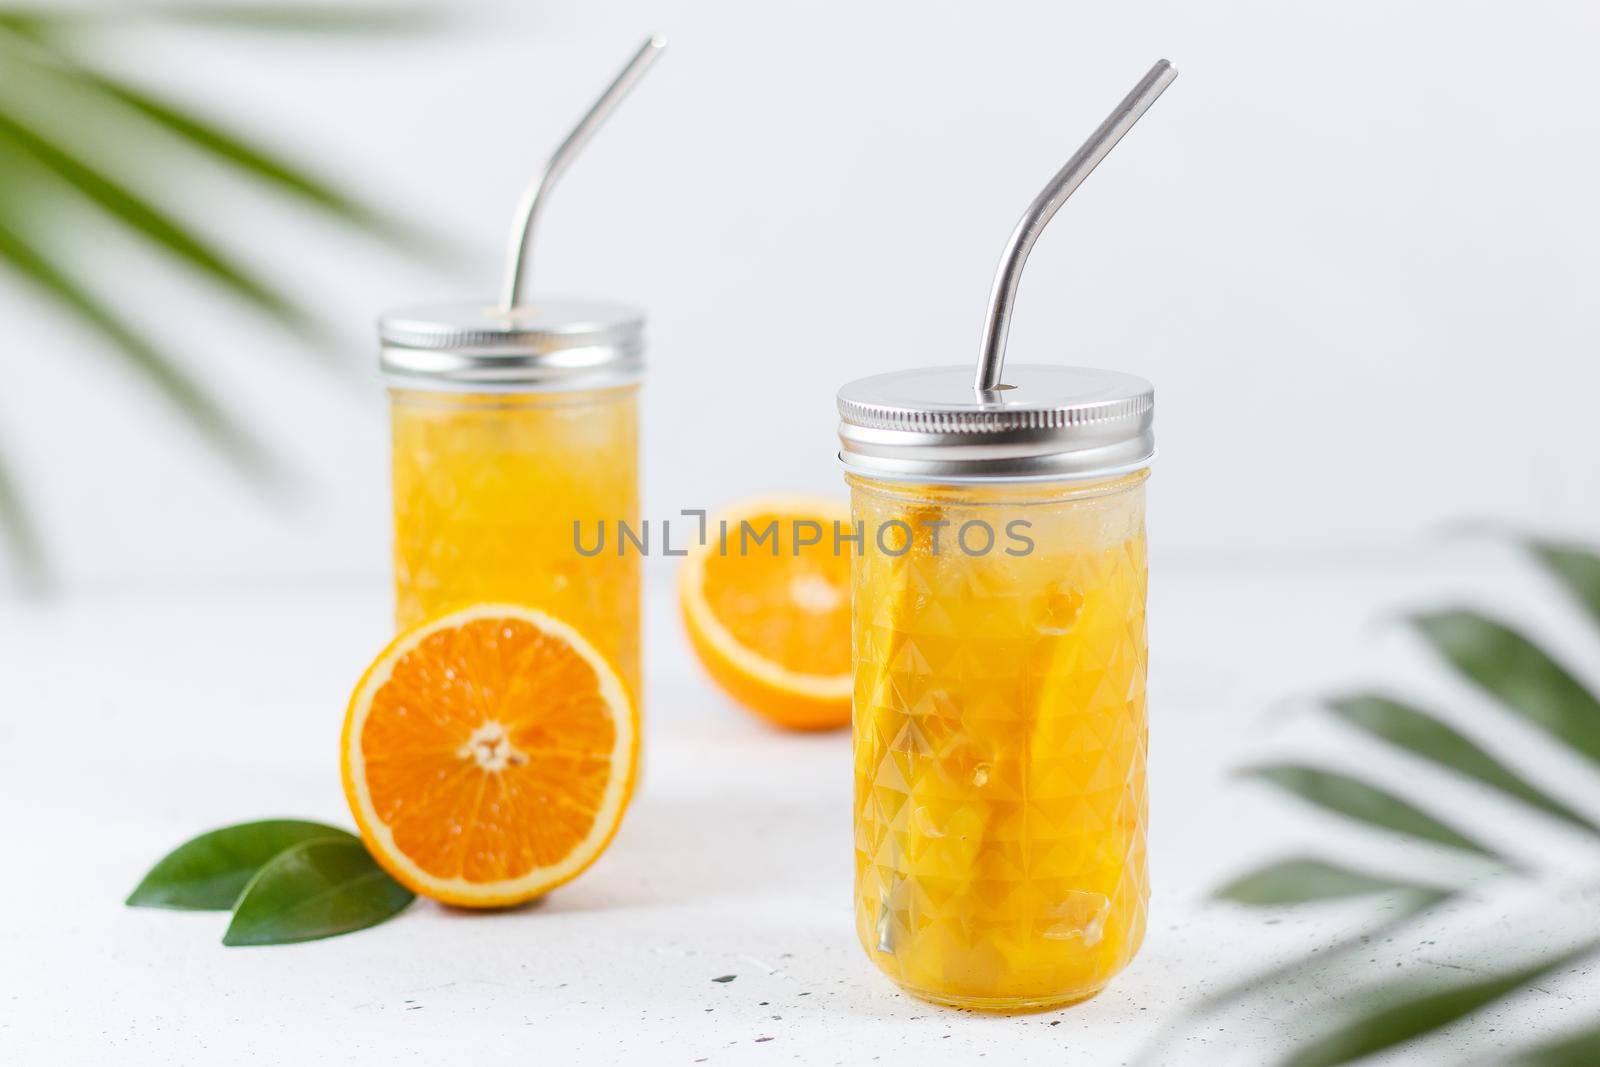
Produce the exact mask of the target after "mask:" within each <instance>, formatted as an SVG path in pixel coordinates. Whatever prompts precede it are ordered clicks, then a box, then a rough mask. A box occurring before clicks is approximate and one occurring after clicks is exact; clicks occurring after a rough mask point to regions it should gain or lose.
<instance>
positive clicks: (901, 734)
mask: <svg viewBox="0 0 1600 1067" xmlns="http://www.w3.org/2000/svg"><path fill="white" fill-rule="evenodd" d="M1011 377H1012V381H1013V382H1014V383H1016V384H1015V385H1014V386H1013V387H1010V388H1008V389H1006V390H1004V391H993V392H990V393H988V394H986V395H985V396H983V397H978V396H975V395H974V393H973V389H972V385H971V372H970V371H969V370H967V369H965V368H958V369H936V370H932V371H915V372H904V373H901V374H891V375H880V376H878V377H876V378H869V379H863V380H862V381H859V382H854V383H851V384H850V385H847V386H846V387H845V388H844V389H843V390H841V391H840V401H839V407H840V413H841V416H842V420H843V421H842V425H841V431H840V433H841V440H842V441H843V443H844V449H843V451H842V452H841V458H842V459H843V460H844V463H845V466H846V469H847V474H846V480H847V481H848V482H849V484H850V488H851V500H852V511H853V518H854V520H855V521H856V522H857V523H858V524H859V527H860V530H861V534H862V537H861V550H860V551H859V553H858V554H857V556H856V559H855V562H854V567H853V589H854V604H853V608H854V619H855V627H854V664H855V693H854V764H855V774H854V781H855V807H854V821H855V865H856V880H855V884H856V892H855V917H856V928H857V933H858V935H859V936H860V939H861V943H862V945H863V947H864V948H865V949H866V952H867V955H868V956H869V957H870V958H871V959H872V961H873V962H874V963H875V964H877V966H878V967H879V968H880V969H881V970H883V971H884V973H885V974H887V975H888V976H889V977H890V978H892V979H893V980H894V981H895V982H897V983H898V984H899V985H900V986H901V987H902V988H904V989H905V990H906V991H907V992H909V993H912V994H914V995H916V996H918V997H922V998H924V999H927V1000H931V1001H934V1002H937V1003H942V1004H949V1005H955V1006H959V1007H966V1008H978V1009H988V1010H1024V1009H1039V1008H1047V1007H1053V1006H1059V1005H1063V1004H1069V1003H1073V1002H1076V1001H1080V1000H1084V999H1086V998H1088V997H1091V996H1093V995H1094V994H1095V993H1097V992H1099V991H1100V990H1101V989H1102V988H1104V986H1105V985H1106V983H1107V982H1109V981H1110V980H1111V978H1112V977H1113V976H1115V975H1116V974H1117V973H1118V972H1119V971H1121V970H1122V969H1123V968H1124V967H1125V966H1127V964H1128V963H1129V961H1130V960H1131V959H1132V958H1133V956H1134V953H1135V952H1137V951H1138V949H1139V946H1140V943H1141V942H1142V940H1143V938H1144V930H1145V917H1146V909H1147V905H1148V900H1149V880H1148V873H1147V864H1146V844H1145V827H1146V811H1147V797H1146V789H1145V762H1146V759H1145V757H1146V743H1147V727H1146V718H1145V675H1146V664H1147V656H1146V643H1145V598H1146V563H1145V528H1144V484H1145V480H1146V478H1147V477H1148V474H1149V470H1148V463H1149V459H1150V455H1151V452H1152V449H1153V439H1152V437H1151V415H1152V412H1153V406H1154V401H1153V393H1152V391H1151V390H1150V387H1149V386H1148V384H1147V383H1144V382H1142V381H1141V380H1140V379H1137V378H1132V377H1130V376H1127V375H1116V374H1110V373H1109V372H1099V371H1087V370H1078V369H1073V368H1054V367H1028V366H1023V367H1016V368H1013V369H1012V371H1011Z"/></svg>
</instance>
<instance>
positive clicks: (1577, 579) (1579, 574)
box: [1528, 541, 1600, 623]
mask: <svg viewBox="0 0 1600 1067" xmlns="http://www.w3.org/2000/svg"><path fill="white" fill-rule="evenodd" d="M1528 550H1529V551H1530V552H1532V553H1533V557H1534V558H1535V559H1537V560H1538V561H1539V562H1540V563H1542V564H1543V565H1544V567H1545V569H1546V570H1548V571H1549V572H1550V573H1551V574H1553V575H1555V577H1556V580H1557V581H1559V582H1560V583H1561V584H1562V586H1564V587H1565V588H1566V590H1567V592H1569V593H1571V594H1572V595H1573V597H1575V598H1576V599H1577V601H1578V603H1579V604H1581V605H1583V608H1584V610H1585V611H1587V612H1588V613H1589V617H1590V618H1591V619H1593V620H1594V621H1595V622H1597V623H1600V554H1597V553H1596V552H1595V551H1594V550H1593V549H1592V548H1588V547H1586V546H1584V545H1572V544H1559V543H1557V542H1555V541H1530V542H1528Z"/></svg>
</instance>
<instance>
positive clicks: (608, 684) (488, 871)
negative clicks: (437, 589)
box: [340, 604, 639, 907]
mask: <svg viewBox="0 0 1600 1067" xmlns="http://www.w3.org/2000/svg"><path fill="white" fill-rule="evenodd" d="M638 752H639V724H638V720H637V718H636V716H635V713H634V711H633V708H632V707H631V706H630V705H629V703H628V697H627V692H626V690H625V689H624V688H623V685H622V682H621V681H620V680H619V679H618V677H617V674H616V672H615V671H614V670H612V669H611V666H610V665H609V664H608V663H606V661H605V660H604V659H603V658H602V657H601V656H600V654H599V653H598V652H596V651H595V650H594V648H593V646H591V645H590V644H589V642H588V641H586V640H584V638H583V637H582V636H581V635H580V634H579V633H578V632H577V631H576V630H574V629H573V628H572V627H571V626H568V625H567V624H566V623H564V622H561V621H560V620H558V619H553V618H551V617H550V616H548V615H546V614H544V613H543V612H539V611H534V610H532V609H530V608H525V607H517V606H514V605H510V604H478V605H474V606H473V607H469V608H464V609H462V610H461V611H457V612H454V613H452V614H450V615H445V616H443V617H441V618H437V619H434V620H432V621H430V622H425V623H423V624H422V625H420V626H417V627H416V628H414V629H411V630H408V631H406V632H405V633H403V634H401V635H400V636H399V637H397V638H395V639H394V641H393V642H392V643H391V644H390V645H389V647H388V648H386V649H384V650H383V653H382V654H381V655H380V656H379V657H378V658H377V660H376V661H375V662H374V663H373V664H372V666H371V667H369V668H367V673H366V675H365V676H363V677H362V679H361V683H360V684H359V685H358V686H356V691H355V695H354V696H352V697H351V698H350V709H349V711H348V712H347V713H346V715H345V720H344V737H343V740H342V742H341V745H340V766H341V771H342V773H343V777H344V793H345V798H346V799H347V800H349V802H350V811H351V812H352V813H353V814H354V815H355V819H356V825H357V826H359V827H360V829H361V839H362V840H363V841H364V842H365V843H366V846H367V849H368V851H370V852H371V853H372V855H373V857H374V858H375V859H376V860H377V861H378V862H379V863H380V864H382V865H383V867H384V868H385V869H386V870H388V872H389V873H390V874H392V875H394V876H395V878H397V879H399V880H400V881H401V882H402V883H404V884H405V885H406V886H408V887H409V888H411V889H413V890H415V891H416V892H418V893H421V894H423V895H425V896H429V897H432V898H433V899H435V900H441V901H444V902H445V903H448V904H460V905H464V906H466V907H501V906H505V905H510V904H520V903H522V902H523V901H526V900H531V899H533V898H534V897H537V896H541V895H543V894H544V893H546V892H548V891H549V890H551V889H554V888H555V887H556V886H558V885H561V884H562V883H563V882H567V881H570V880H572V879H573V878H576V877H577V876H578V875H579V874H580V873H582V872H583V870H584V868H586V867H588V866H589V865H590V864H591V863H593V862H594V861H595V860H596V859H597V858H598V857H599V856H600V853H602V852H604V851H605V848H606V846H607V845H608V844H610V842H611V838H612V836H613V835H615V834H616V832H617V827H618V825H619V824H620V823H621V822H622V812H623V809H624V808H625V807H626V806H627V802H628V796H629V794H630V792H631V791H632V788H633V778H634V769H635V767H636V766H637V763H638Z"/></svg>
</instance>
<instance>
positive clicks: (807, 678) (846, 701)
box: [678, 497, 854, 730]
mask: <svg viewBox="0 0 1600 1067" xmlns="http://www.w3.org/2000/svg"><path fill="white" fill-rule="evenodd" d="M835 522H838V523H839V524H840V527H839V529H840V532H842V533H843V534H844V535H846V536H849V535H850V534H851V533H852V528H851V525H850V511H849V508H848V507H847V506H846V505H845V504H844V503H843V502H841V501H836V500H832V499H829V498H824V497H760V498H756V499H753V500H747V501H744V502H742V503H740V504H737V505H735V506H734V507H732V508H730V509H728V510H727V511H726V512H724V513H723V514H721V515H718V516H716V517H715V518H714V519H712V520H711V522H710V523H709V525H708V527H707V537H706V543H705V544H704V545H700V546H698V547H697V548H695V549H692V550H691V551H690V553H689V556H688V558H687V559H685V560H684V563H683V567H682V569H681V571H680V572H679V583H678V601H679V605H680V606H681V608H682V610H683V618H684V624H685V625H686V626H687V628H688V630H689V640H690V642H691V643H692V644H693V645H694V649H695V652H696V654H698V655H699V657H700V662H701V663H703V664H704V665H705V668H706V670H707V671H708V672H709V673H710V675H711V677H712V679H713V680H714V681H716V683H717V684H718V685H719V686H721V687H722V689H723V691H724V692H726V693H727V694H728V695H729V696H731V697H733V698H734V699H735V700H737V701H738V702H739V703H741V704H743V705H744V706H745V707H747V708H749V709H750V710H751V711H754V712H755V713H756V714H758V715H760V716H762V717H764V718H766V719H768V720H770V721H771V722H774V723H777V724H778V725H780V726H786V727H789V728H790V729H796V730H825V729H829V728H831V727H835V726H843V725H845V724H846V723H848V722H849V721H850V691H851V671H850V558H851V553H852V552H853V551H854V549H853V546H852V545H851V544H849V543H844V544H843V545H842V546H840V547H838V550H837V551H836V550H835V549H836V543H835V536H834V535H835V530H834V523H835ZM724 524H725V525H724ZM774 524H776V526H775V530H776V539H775V540H772V539H768V538H765V537H763V536H762V535H763V534H765V533H767V532H768V531H769V530H771V529H773V528H774ZM724 530H726V536H725V537H724V535H723V531H724ZM819 530H820V534H821V536H820V540H819V541H818V543H816V544H810V545H807V544H805V543H804V542H806V541H810V540H812V539H813V538H814V537H815V535H816V534H817V533H818V531H819ZM774 546H775V548H776V551H774ZM797 546H798V547H797Z"/></svg>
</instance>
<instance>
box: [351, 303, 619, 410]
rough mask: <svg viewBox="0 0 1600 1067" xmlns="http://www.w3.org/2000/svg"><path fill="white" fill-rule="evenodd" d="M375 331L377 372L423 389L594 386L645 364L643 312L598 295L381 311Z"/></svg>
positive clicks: (608, 383)
mask: <svg viewBox="0 0 1600 1067" xmlns="http://www.w3.org/2000/svg"><path fill="white" fill-rule="evenodd" d="M378 336H379V338H380V339H381V340H382V342H383V350H382V354H381V356H380V357H379V366H380V367H381V368H382V370H383V373H384V374H385V375H386V376H387V377H388V378H389V379H390V381H391V382H393V383H394V384H396V385H413V386H416V387H418V388H424V389H472V390H481V391H487V392H501V391H506V392H511V391H537V390H546V389H600V388H605V387H608V386H614V385H626V384H629V383H631V382H635V381H638V379H639V376H640V374H641V373H642V372H643V369H644V358H643V356H644V313H643V312H641V311H638V310H637V309H635V308H631V307H628V306H626V305H622V304H610V303H603V302H599V301H579V300H564V301H553V300H541V301H539V302H538V303H537V304H535V305H533V306H531V307H516V308H513V309H511V310H510V311H502V310H500V309H499V308H497V307H495V306H493V305H492V304H491V303H490V302H489V301H484V302H481V303H474V302H471V301H459V302H455V303H438V304H424V305H421V306H417V307H411V308H404V309H401V310H399V311H394V312H390V313H389V314H387V315H384V316H383V317H382V318H380V319H379V320H378Z"/></svg>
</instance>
